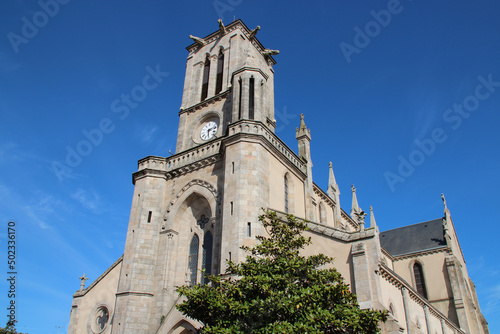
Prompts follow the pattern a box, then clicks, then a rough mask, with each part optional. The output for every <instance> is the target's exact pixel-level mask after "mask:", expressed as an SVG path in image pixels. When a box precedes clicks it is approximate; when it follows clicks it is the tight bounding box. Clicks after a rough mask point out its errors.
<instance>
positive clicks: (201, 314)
mask: <svg viewBox="0 0 500 334" xmlns="http://www.w3.org/2000/svg"><path fill="white" fill-rule="evenodd" d="M259 220H260V222H261V223H262V224H263V226H264V227H265V229H266V230H267V232H268V234H269V237H264V236H258V237H257V239H258V240H259V243H258V244H257V245H256V246H253V247H241V248H242V249H243V250H245V251H248V252H249V253H250V254H249V255H247V257H246V260H245V261H243V262H241V263H234V262H232V261H228V263H227V265H228V267H227V270H226V273H225V275H222V276H209V282H210V283H209V284H207V285H194V286H182V287H178V290H177V291H178V292H179V293H180V294H181V295H183V296H185V297H186V300H185V301H184V302H182V303H181V304H179V305H177V308H178V309H179V310H180V311H181V312H182V313H183V314H184V315H187V316H189V317H191V318H193V319H196V320H198V321H199V322H201V323H202V324H203V327H202V328H201V329H200V331H199V332H200V333H206V334H209V333H213V334H222V333H227V334H229V333H231V334H233V333H266V334H270V333H287V334H294V333H297V334H299V333H300V334H304V333H308V334H314V333H378V332H379V328H378V324H379V322H380V321H385V320H386V317H387V315H386V313H385V312H382V311H376V310H361V309H360V308H359V305H358V303H357V301H356V296H355V295H354V294H352V293H351V292H350V291H349V286H348V285H347V284H345V283H344V281H343V278H342V276H341V275H340V273H339V272H338V271H337V270H336V269H333V268H332V269H325V268H324V266H325V265H327V264H329V263H331V262H332V261H333V259H332V258H330V257H327V256H325V255H323V254H319V255H314V256H310V257H305V256H302V255H300V251H301V250H302V249H303V248H304V247H305V246H307V245H309V244H310V243H311V239H310V238H306V237H304V236H303V235H302V233H303V231H305V230H307V223H306V222H304V221H301V220H298V219H296V218H295V217H294V216H293V215H287V217H286V219H280V218H279V217H278V215H277V214H276V213H275V212H272V211H265V212H264V214H262V215H261V216H259Z"/></svg>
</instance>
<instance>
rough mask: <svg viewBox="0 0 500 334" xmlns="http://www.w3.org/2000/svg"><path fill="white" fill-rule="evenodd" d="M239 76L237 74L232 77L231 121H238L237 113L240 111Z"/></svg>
mask: <svg viewBox="0 0 500 334" xmlns="http://www.w3.org/2000/svg"><path fill="white" fill-rule="evenodd" d="M240 78H241V77H239V76H235V77H234V79H233V93H232V94H233V110H232V115H233V117H232V123H234V122H236V121H238V120H239V119H240V118H239V113H240V110H239V108H240V89H241V88H242V87H241V85H240Z"/></svg>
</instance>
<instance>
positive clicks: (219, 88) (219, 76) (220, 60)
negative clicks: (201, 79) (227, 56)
mask: <svg viewBox="0 0 500 334" xmlns="http://www.w3.org/2000/svg"><path fill="white" fill-rule="evenodd" d="M223 73H224V54H223V53H222V51H221V52H220V54H219V58H217V79H216V82H215V94H219V93H220V92H221V91H222V75H223Z"/></svg>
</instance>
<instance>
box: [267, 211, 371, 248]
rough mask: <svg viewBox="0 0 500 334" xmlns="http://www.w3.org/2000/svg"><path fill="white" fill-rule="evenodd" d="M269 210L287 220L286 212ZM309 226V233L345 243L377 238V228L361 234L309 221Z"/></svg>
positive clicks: (301, 219) (302, 219)
mask: <svg viewBox="0 0 500 334" xmlns="http://www.w3.org/2000/svg"><path fill="white" fill-rule="evenodd" d="M268 210H270V211H274V212H276V214H277V215H278V218H280V219H281V220H283V221H284V220H286V215H287V214H286V213H285V212H282V211H279V210H276V209H272V208H268ZM295 218H296V219H298V220H300V221H307V220H306V219H304V218H300V217H295ZM307 224H308V228H309V231H311V232H314V233H318V234H323V235H325V236H328V237H330V238H334V239H338V240H342V241H345V242H352V241H356V240H361V239H367V238H373V237H375V228H368V229H366V230H364V231H361V232H346V231H343V230H340V229H337V228H335V227H331V226H326V225H323V224H320V223H316V222H311V221H307Z"/></svg>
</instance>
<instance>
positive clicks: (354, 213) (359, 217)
mask: <svg viewBox="0 0 500 334" xmlns="http://www.w3.org/2000/svg"><path fill="white" fill-rule="evenodd" d="M351 191H352V208H351V217H352V218H354V219H355V220H356V221H357V222H358V224H359V229H360V231H363V230H364V229H365V217H366V213H365V212H364V211H363V210H361V208H360V207H359V205H358V198H357V197H356V188H354V184H353V185H352V186H351Z"/></svg>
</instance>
